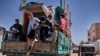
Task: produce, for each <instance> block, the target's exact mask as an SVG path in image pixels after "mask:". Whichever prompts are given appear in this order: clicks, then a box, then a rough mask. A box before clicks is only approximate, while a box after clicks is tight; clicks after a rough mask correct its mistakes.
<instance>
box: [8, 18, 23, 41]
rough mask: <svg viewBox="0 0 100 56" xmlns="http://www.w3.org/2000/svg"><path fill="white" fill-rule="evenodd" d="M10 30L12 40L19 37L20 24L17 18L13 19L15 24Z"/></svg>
mask: <svg viewBox="0 0 100 56" xmlns="http://www.w3.org/2000/svg"><path fill="white" fill-rule="evenodd" d="M10 30H11V32H12V40H14V41H16V40H19V39H20V38H21V35H22V25H21V24H19V19H16V20H15V24H14V25H13V26H11V28H10Z"/></svg>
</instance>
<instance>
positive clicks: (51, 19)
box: [48, 15, 57, 25]
mask: <svg viewBox="0 0 100 56" xmlns="http://www.w3.org/2000/svg"><path fill="white" fill-rule="evenodd" d="M48 20H49V22H51V23H52V25H54V24H57V23H56V21H55V20H54V18H53V17H52V15H48Z"/></svg>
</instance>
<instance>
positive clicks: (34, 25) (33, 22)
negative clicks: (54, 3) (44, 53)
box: [26, 13, 40, 56]
mask: <svg viewBox="0 0 100 56" xmlns="http://www.w3.org/2000/svg"><path fill="white" fill-rule="evenodd" d="M28 18H29V24H28V30H27V44H28V51H27V54H26V56H30V53H31V51H32V49H33V45H34V43H35V38H36V36H35V35H36V33H38V26H39V22H40V20H39V19H38V18H36V17H34V15H33V14H32V13H28Z"/></svg>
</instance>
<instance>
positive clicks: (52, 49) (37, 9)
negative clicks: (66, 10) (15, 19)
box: [1, 2, 71, 56]
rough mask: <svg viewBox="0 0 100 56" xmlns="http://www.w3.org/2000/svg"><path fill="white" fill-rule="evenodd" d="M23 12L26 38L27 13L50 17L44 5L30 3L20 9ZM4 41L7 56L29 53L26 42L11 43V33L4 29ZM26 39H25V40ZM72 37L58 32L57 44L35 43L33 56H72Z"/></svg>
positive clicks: (22, 55)
mask: <svg viewBox="0 0 100 56" xmlns="http://www.w3.org/2000/svg"><path fill="white" fill-rule="evenodd" d="M61 9H62V8H61ZM20 10H21V11H22V13H23V14H22V18H23V19H22V20H23V24H22V26H23V33H24V35H25V37H26V30H27V26H28V22H29V20H28V19H27V12H30V13H34V15H35V16H36V17H38V18H39V17H40V16H48V15H49V13H48V8H47V7H46V6H45V5H44V4H43V3H37V2H29V3H27V4H26V6H23V7H21V8H20ZM57 13H58V12H57ZM1 29H2V31H3V39H2V43H1V51H2V53H3V54H5V55H7V56H25V55H26V52H27V43H26V40H25V41H10V40H9V39H10V38H11V36H10V35H11V34H12V33H11V32H10V31H7V30H6V29H4V28H1ZM25 37H24V38H25ZM69 38H70V37H68V36H66V35H65V34H63V33H62V32H60V31H59V32H58V39H57V42H56V43H52V42H51V41H45V42H44V43H41V42H39V41H37V42H35V45H34V48H33V51H32V52H31V56H70V53H71V41H70V39H69Z"/></svg>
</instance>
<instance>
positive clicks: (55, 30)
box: [46, 24, 59, 43]
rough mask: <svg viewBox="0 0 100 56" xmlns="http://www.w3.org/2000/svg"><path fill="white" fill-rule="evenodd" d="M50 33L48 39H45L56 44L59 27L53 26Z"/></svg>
mask: <svg viewBox="0 0 100 56" xmlns="http://www.w3.org/2000/svg"><path fill="white" fill-rule="evenodd" d="M52 30H53V31H52V32H51V36H50V37H49V38H47V39H46V40H48V41H52V43H56V41H57V39H58V32H59V26H58V25H57V24H54V25H53V26H52Z"/></svg>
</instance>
